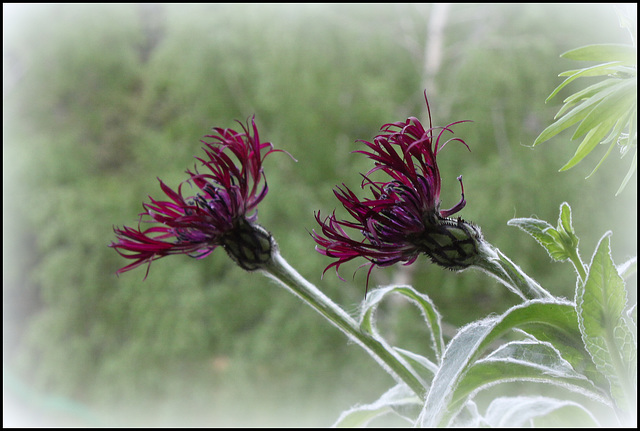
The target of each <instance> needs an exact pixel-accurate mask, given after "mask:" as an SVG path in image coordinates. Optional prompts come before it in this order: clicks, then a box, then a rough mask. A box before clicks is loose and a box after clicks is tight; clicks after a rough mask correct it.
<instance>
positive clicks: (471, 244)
mask: <svg viewBox="0 0 640 431" xmlns="http://www.w3.org/2000/svg"><path fill="white" fill-rule="evenodd" d="M425 100H426V93H425ZM427 110H429V103H428V101H427ZM429 117H430V120H429V122H430V124H429V126H430V127H429V128H428V129H425V128H424V127H423V125H422V124H421V123H420V121H419V120H418V119H417V118H414V117H410V118H408V119H407V120H406V121H404V122H397V123H391V124H385V125H384V126H382V128H381V129H380V130H381V133H380V134H379V135H378V136H376V137H375V138H374V140H373V142H367V141H361V142H363V143H364V144H365V145H366V146H367V147H368V149H367V150H360V151H355V152H356V153H361V154H364V155H366V156H367V157H369V158H370V159H371V160H373V161H374V163H375V166H374V168H373V169H371V170H370V171H369V172H367V173H366V174H365V175H363V178H364V179H363V181H362V188H365V187H368V188H369V189H370V191H371V194H372V195H373V197H372V198H370V199H364V200H361V199H360V198H358V197H357V196H356V194H355V193H354V192H352V191H351V190H350V189H349V188H348V187H347V186H346V185H344V184H343V187H342V188H340V187H337V188H336V189H335V190H334V193H335V195H336V197H337V198H338V200H339V201H340V202H341V203H342V205H343V206H344V208H345V209H346V210H347V211H348V213H349V214H350V215H351V217H353V220H338V219H337V218H336V215H335V211H334V212H333V213H332V214H331V215H329V216H328V217H326V218H324V219H322V218H321V217H320V213H319V212H318V213H317V214H316V215H315V217H316V220H317V222H318V223H319V224H320V227H321V233H317V232H315V231H314V232H313V233H312V236H313V238H314V240H315V241H316V243H317V246H316V249H317V250H318V251H319V252H320V253H322V254H324V255H326V256H329V257H331V258H334V259H336V261H335V262H333V263H331V264H330V265H329V266H327V267H326V268H325V272H326V271H327V270H328V269H329V268H331V267H335V268H336V273H337V272H338V269H339V268H340V265H342V264H343V263H345V262H348V261H350V260H352V259H355V258H357V257H363V258H364V259H366V260H368V261H369V273H368V275H367V280H368V278H369V275H370V273H371V270H372V269H373V267H374V266H381V267H382V266H389V265H393V264H394V263H397V262H404V264H405V265H409V264H411V263H413V262H414V261H415V260H416V259H417V257H418V256H419V255H420V254H421V253H425V254H427V255H428V256H429V257H430V258H431V260H432V261H433V262H435V263H437V264H439V265H441V266H444V267H447V268H450V269H454V270H457V269H463V268H466V267H467V266H469V265H471V264H472V263H473V259H474V258H475V256H476V255H477V247H476V246H477V241H478V240H479V239H480V238H481V234H480V231H479V230H478V228H477V227H475V226H473V225H472V224H470V223H467V222H465V221H464V220H462V219H461V218H459V217H458V218H457V219H452V218H449V217H450V216H451V215H453V214H455V213H457V212H458V211H460V210H461V209H462V208H463V207H464V206H465V204H466V201H465V199H464V188H463V186H462V176H460V177H458V180H459V181H460V187H461V189H462V198H461V199H460V201H459V202H458V203H457V204H456V205H454V206H453V207H452V208H451V209H448V210H441V209H440V172H439V170H438V165H437V163H436V155H437V154H438V152H439V151H441V150H442V149H443V148H444V147H445V145H446V144H447V143H449V142H451V141H458V142H460V143H462V144H463V145H465V146H466V147H467V148H469V147H468V145H467V144H466V143H465V142H464V141H463V140H462V139H460V138H455V137H454V138H450V139H448V140H446V141H445V140H444V139H445V136H446V134H447V133H453V131H452V130H451V127H452V126H454V125H455V124H458V123H462V122H464V121H457V122H455V123H451V124H449V125H447V126H445V127H432V125H431V112H430V111H429ZM443 141H444V142H443ZM377 171H382V172H383V173H384V174H386V175H387V176H388V177H389V178H387V179H386V180H384V181H377V180H374V179H373V175H372V174H373V173H375V172H377ZM354 231H355V233H356V234H360V235H361V236H360V235H358V238H357V239H356V238H355V237H354V236H353V235H352V234H351V233H350V232H354ZM338 276H339V274H338ZM367 282H368V281H367Z"/></svg>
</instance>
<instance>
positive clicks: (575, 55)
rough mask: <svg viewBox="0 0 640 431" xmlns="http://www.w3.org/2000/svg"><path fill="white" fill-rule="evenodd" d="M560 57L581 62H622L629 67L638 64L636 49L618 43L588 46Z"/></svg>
mask: <svg viewBox="0 0 640 431" xmlns="http://www.w3.org/2000/svg"><path fill="white" fill-rule="evenodd" d="M560 57H563V58H567V59H570V60H579V61H620V62H622V63H624V64H628V65H634V64H636V62H637V53H636V48H635V47H633V46H632V45H623V44H618V43H602V44H595V45H586V46H582V47H580V48H575V49H572V50H569V51H567V52H565V53H563V54H561V55H560Z"/></svg>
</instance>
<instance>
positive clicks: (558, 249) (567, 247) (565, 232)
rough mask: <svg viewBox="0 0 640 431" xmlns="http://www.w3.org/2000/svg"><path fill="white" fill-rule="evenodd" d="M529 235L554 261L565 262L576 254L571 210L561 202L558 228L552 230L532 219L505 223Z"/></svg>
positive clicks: (575, 238) (520, 219)
mask: <svg viewBox="0 0 640 431" xmlns="http://www.w3.org/2000/svg"><path fill="white" fill-rule="evenodd" d="M507 225H509V226H516V227H518V228H520V229H522V230H523V231H525V232H527V233H528V234H529V235H531V236H532V237H533V238H534V239H535V240H536V241H538V243H540V245H542V247H544V249H545V250H546V251H547V253H549V256H550V257H551V258H552V259H553V260H555V261H559V262H562V261H565V260H567V259H569V258H570V257H571V256H573V255H574V254H575V253H577V247H578V242H579V240H578V237H577V236H576V235H575V231H574V230H573V226H572V225H571V208H570V207H569V204H567V203H566V202H563V203H562V204H561V205H560V215H559V217H558V227H557V228H554V227H553V226H551V225H550V224H549V223H547V222H546V221H543V220H538V219H534V218H517V219H511V220H509V221H508V222H507Z"/></svg>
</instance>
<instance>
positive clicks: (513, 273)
mask: <svg viewBox="0 0 640 431" xmlns="http://www.w3.org/2000/svg"><path fill="white" fill-rule="evenodd" d="M479 245H480V247H479V253H478V261H477V262H476V263H475V264H474V265H475V266H476V267H478V268H480V269H482V270H483V271H484V272H486V273H487V274H489V275H491V276H492V277H494V278H496V279H498V281H500V282H501V283H502V284H504V285H505V286H506V287H507V288H508V289H509V290H511V291H512V292H513V293H515V294H516V295H518V296H520V297H521V298H522V299H525V300H527V299H553V298H554V297H553V295H551V294H550V293H549V292H547V291H546V290H545V289H544V288H542V286H540V285H539V284H538V283H537V282H536V281H535V280H534V279H533V278H531V277H529V276H528V275H527V274H525V273H524V272H523V271H522V270H521V269H520V267H519V266H518V265H516V264H515V263H513V262H512V261H511V260H510V259H509V258H508V257H507V256H505V255H504V254H503V253H502V252H501V251H500V250H498V249H497V248H496V247H494V246H492V245H491V244H489V243H488V242H485V241H480V243H479Z"/></svg>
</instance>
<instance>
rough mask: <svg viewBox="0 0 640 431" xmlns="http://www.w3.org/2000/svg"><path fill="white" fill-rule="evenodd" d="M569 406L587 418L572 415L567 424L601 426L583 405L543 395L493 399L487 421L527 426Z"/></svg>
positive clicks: (489, 422)
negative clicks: (581, 418)
mask: <svg viewBox="0 0 640 431" xmlns="http://www.w3.org/2000/svg"><path fill="white" fill-rule="evenodd" d="M567 408H575V409H577V410H581V413H583V416H584V417H585V419H586V420H585V421H584V423H581V422H580V421H578V422H576V419H579V418H580V417H581V416H579V415H575V416H574V415H571V422H570V423H568V424H567V426H572V427H581V426H584V427H588V426H600V424H599V423H598V421H597V420H596V419H595V418H594V417H593V415H592V414H591V412H590V411H589V410H588V409H586V408H585V407H584V406H583V405H581V404H578V403H576V402H573V401H568V400H559V399H556V398H550V397H541V396H518V397H499V398H496V399H494V400H493V401H491V404H490V405H489V407H488V408H487V413H486V415H485V421H486V422H487V424H488V425H489V426H491V427H499V428H505V427H514V428H516V427H525V426H530V425H531V421H533V420H534V419H536V418H539V417H542V416H547V415H549V414H550V413H552V412H554V411H556V410H560V409H567ZM555 425H556V426H557V425H558V423H557V422H555Z"/></svg>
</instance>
